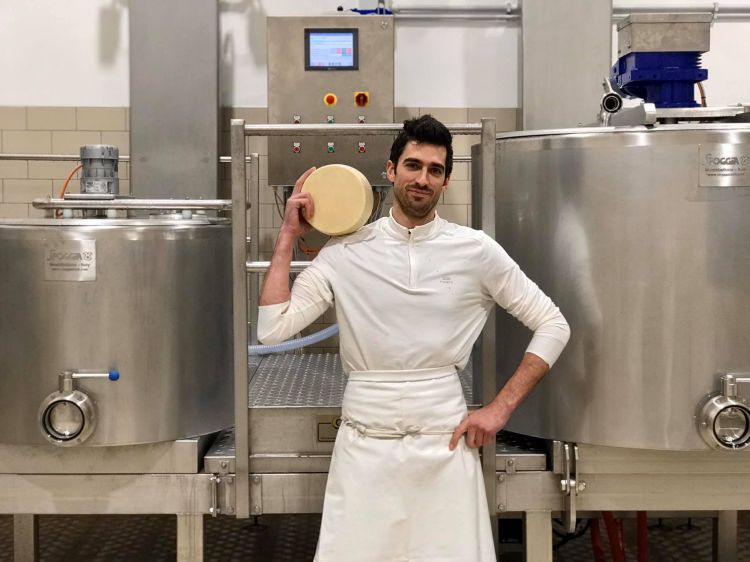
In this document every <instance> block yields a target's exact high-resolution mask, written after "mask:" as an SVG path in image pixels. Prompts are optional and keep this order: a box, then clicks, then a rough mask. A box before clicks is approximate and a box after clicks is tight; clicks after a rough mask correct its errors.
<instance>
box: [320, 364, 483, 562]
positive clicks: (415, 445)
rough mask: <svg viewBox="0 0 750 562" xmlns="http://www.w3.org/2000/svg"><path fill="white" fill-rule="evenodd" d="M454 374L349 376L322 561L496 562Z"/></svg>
mask: <svg viewBox="0 0 750 562" xmlns="http://www.w3.org/2000/svg"><path fill="white" fill-rule="evenodd" d="M466 412H467V410H466V403H465V401H464V397H463V392H462V390H461V383H460V381H459V379H458V375H457V374H456V372H455V369H453V368H452V367H449V368H439V369H421V370H418V371H407V372H404V371H399V372H394V371H380V372H374V371H357V372H353V373H351V374H350V376H349V382H348V384H347V387H346V390H345V392H344V400H343V407H342V420H343V423H342V425H341V428H340V429H339V432H338V436H337V438H336V444H335V446H334V450H333V458H332V460H331V468H330V471H329V475H328V484H327V486H326V494H325V502H324V506H323V519H322V524H321V529H320V538H319V540H318V549H317V552H316V555H315V560H316V561H318V562H391V561H393V562H395V561H399V562H407V561H408V562H490V561H493V562H494V561H495V560H496V558H495V549H494V546H493V539H492V530H491V526H490V515H489V511H488V509H487V498H486V495H485V489H484V480H483V478H482V469H481V464H480V462H479V454H478V452H477V450H476V449H469V448H468V447H467V446H466V444H465V441H464V439H463V438H462V439H461V441H460V442H459V445H458V447H456V449H455V450H453V451H450V450H449V449H448V443H449V442H450V438H451V434H452V433H453V430H454V429H455V428H456V426H457V425H458V424H459V423H460V422H461V420H462V419H463V418H464V417H465V416H466Z"/></svg>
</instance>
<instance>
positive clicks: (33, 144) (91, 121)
mask: <svg viewBox="0 0 750 562" xmlns="http://www.w3.org/2000/svg"><path fill="white" fill-rule="evenodd" d="M98 143H105V144H114V145H116V146H119V147H120V153H121V154H129V152H130V145H129V134H128V110H127V108H122V107H119V108H100V107H0V153H3V154H27V153H28V154H78V153H79V150H80V147H81V145H83V144H98ZM76 165H77V162H41V161H33V160H29V161H26V160H20V161H19V160H0V217H3V218H24V217H30V216H31V217H33V216H40V215H42V214H43V213H42V212H40V211H38V210H36V209H34V208H33V207H32V206H31V201H32V200H33V199H35V198H37V197H44V196H46V195H52V194H58V195H59V193H60V190H61V188H62V186H63V183H64V182H65V178H66V177H67V176H68V174H69V173H70V171H71V170H72V169H73V168H75V167H76ZM129 171H130V170H129V169H128V164H121V165H120V191H121V193H128V192H129V190H130V185H129V181H128V177H129ZM77 177H78V175H77V174H76V176H74V179H73V180H71V185H70V186H69V188H68V189H73V190H75V191H78V181H76V179H77Z"/></svg>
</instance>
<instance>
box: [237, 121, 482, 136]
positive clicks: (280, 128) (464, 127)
mask: <svg viewBox="0 0 750 562" xmlns="http://www.w3.org/2000/svg"><path fill="white" fill-rule="evenodd" d="M446 126H447V127H448V129H449V130H450V132H451V133H453V134H454V135H477V134H479V133H481V132H482V126H481V125H479V124H477V123H461V124H457V125H446ZM403 128H404V126H403V125H402V124H401V123H377V124H375V123H373V124H369V123H365V124H352V125H326V124H323V123H321V124H314V125H245V134H246V135H250V136H260V137H266V136H288V137H312V136H316V135H319V134H321V133H326V134H329V135H387V134H394V135H395V134H398V133H400V132H401V131H402V130H403Z"/></svg>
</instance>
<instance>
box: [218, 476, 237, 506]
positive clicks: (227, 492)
mask: <svg viewBox="0 0 750 562" xmlns="http://www.w3.org/2000/svg"><path fill="white" fill-rule="evenodd" d="M234 480H235V475H234V474H226V475H224V477H223V478H222V479H221V484H222V486H221V488H222V489H223V492H224V493H223V494H220V496H219V497H220V500H219V507H220V508H221V513H226V514H227V515H234V513H235V509H234V501H235V486H234Z"/></svg>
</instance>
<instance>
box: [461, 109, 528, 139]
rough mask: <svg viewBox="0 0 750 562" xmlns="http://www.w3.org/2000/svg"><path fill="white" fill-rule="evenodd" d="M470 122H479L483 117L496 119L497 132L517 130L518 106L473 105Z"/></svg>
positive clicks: (470, 111) (470, 110)
mask: <svg viewBox="0 0 750 562" xmlns="http://www.w3.org/2000/svg"><path fill="white" fill-rule="evenodd" d="M468 113H469V122H470V123H478V122H479V121H480V120H481V119H482V117H491V118H494V119H495V120H496V127H497V132H498V133H500V132H503V131H515V130H516V120H517V114H518V108H516V107H473V108H469V112H468Z"/></svg>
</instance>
